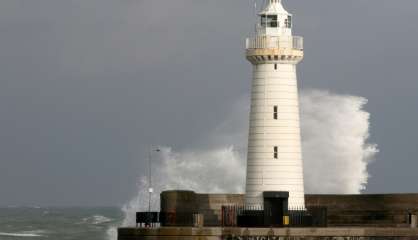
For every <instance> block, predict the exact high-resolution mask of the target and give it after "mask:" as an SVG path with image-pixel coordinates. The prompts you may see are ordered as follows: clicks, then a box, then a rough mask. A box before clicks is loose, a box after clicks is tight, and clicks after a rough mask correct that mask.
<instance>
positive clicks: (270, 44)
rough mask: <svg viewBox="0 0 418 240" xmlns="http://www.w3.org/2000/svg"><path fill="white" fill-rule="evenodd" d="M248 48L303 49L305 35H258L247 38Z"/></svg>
mask: <svg viewBox="0 0 418 240" xmlns="http://www.w3.org/2000/svg"><path fill="white" fill-rule="evenodd" d="M245 47H246V49H275V48H285V49H296V50H303V37H299V36H280V37H272V36H256V37H252V38H247V39H246V44H245Z"/></svg>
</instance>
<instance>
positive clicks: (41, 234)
mask: <svg viewBox="0 0 418 240" xmlns="http://www.w3.org/2000/svg"><path fill="white" fill-rule="evenodd" d="M44 233H45V231H43V230H36V231H23V232H16V233H7V232H0V236H4V237H44V236H45V235H44Z"/></svg>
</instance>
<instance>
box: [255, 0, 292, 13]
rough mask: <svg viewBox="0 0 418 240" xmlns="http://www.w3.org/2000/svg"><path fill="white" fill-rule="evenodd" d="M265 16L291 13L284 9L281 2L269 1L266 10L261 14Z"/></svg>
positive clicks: (278, 0) (279, 0) (276, 0)
mask: <svg viewBox="0 0 418 240" xmlns="http://www.w3.org/2000/svg"><path fill="white" fill-rule="evenodd" d="M263 14H284V15H289V13H288V12H287V11H286V9H284V7H283V4H282V1H281V0H268V3H267V6H266V8H264V10H263V11H261V12H260V13H259V15H263Z"/></svg>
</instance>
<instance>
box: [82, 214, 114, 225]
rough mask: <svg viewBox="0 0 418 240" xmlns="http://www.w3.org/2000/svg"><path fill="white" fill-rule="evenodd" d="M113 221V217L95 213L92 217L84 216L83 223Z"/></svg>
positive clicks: (95, 223) (96, 223) (97, 223)
mask: <svg viewBox="0 0 418 240" xmlns="http://www.w3.org/2000/svg"><path fill="white" fill-rule="evenodd" d="M111 221H113V219H111V218H108V217H105V216H102V215H94V216H91V217H87V218H83V223H89V224H94V225H99V224H103V223H108V222H111Z"/></svg>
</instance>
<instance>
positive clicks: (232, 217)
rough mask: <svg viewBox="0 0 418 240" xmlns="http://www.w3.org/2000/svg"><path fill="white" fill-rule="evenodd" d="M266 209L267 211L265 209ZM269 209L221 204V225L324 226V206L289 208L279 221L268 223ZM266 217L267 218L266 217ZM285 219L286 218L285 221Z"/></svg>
mask: <svg viewBox="0 0 418 240" xmlns="http://www.w3.org/2000/svg"><path fill="white" fill-rule="evenodd" d="M266 210H267V211H266ZM269 212H271V209H270V210H269V209H263V208H249V207H247V206H222V212H221V225H222V226H223V227H268V226H275V227H284V226H287V227H313V226H315V227H326V226H327V209H326V208H325V207H309V208H308V209H305V208H303V207H301V208H291V209H289V210H287V211H286V212H283V213H282V216H281V217H280V218H283V221H281V219H279V223H277V222H276V223H273V224H272V223H269V222H266V221H268V218H269V216H266V214H268V213H269ZM266 217H267V218H266ZM285 219H288V222H286V220H285Z"/></svg>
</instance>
